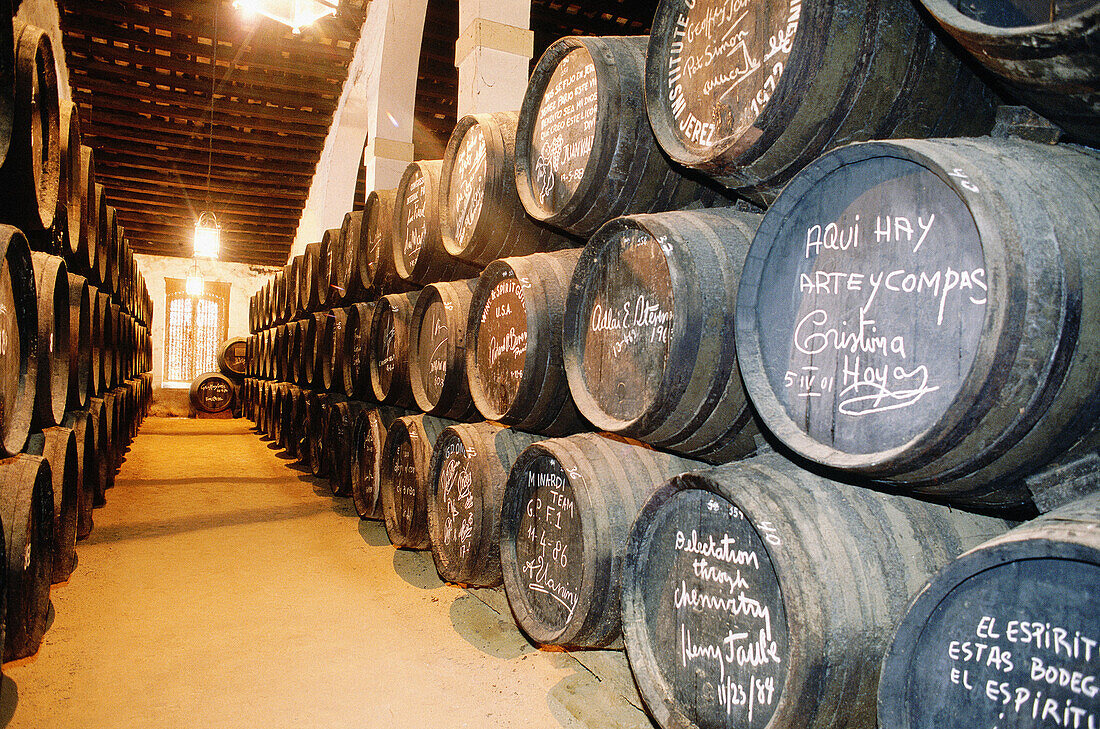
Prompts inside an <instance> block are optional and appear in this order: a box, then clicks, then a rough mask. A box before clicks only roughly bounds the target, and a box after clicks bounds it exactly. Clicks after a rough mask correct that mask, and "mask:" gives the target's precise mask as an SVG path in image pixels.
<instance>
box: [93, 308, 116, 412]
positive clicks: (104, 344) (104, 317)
mask: <svg viewBox="0 0 1100 729" xmlns="http://www.w3.org/2000/svg"><path fill="white" fill-rule="evenodd" d="M96 298H97V299H98V304H99V331H100V334H101V339H100V342H101V346H100V350H99V352H100V358H99V362H100V369H99V392H100V393H101V394H102V393H104V392H106V391H107V390H110V389H111V388H112V387H114V373H115V352H116V342H115V320H114V318H113V317H112V316H111V296H110V295H109V294H107V293H106V292H104V291H102V290H100V291H99V293H98V294H96Z"/></svg>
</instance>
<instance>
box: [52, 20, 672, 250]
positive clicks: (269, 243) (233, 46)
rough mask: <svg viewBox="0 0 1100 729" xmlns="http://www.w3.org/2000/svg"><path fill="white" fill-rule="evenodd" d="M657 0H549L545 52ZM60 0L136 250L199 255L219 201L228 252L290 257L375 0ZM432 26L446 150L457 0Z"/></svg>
mask: <svg viewBox="0 0 1100 729" xmlns="http://www.w3.org/2000/svg"><path fill="white" fill-rule="evenodd" d="M656 4H657V3H656V0H602V1H599V2H597V1H595V0H585V1H584V2H579V3H569V2H554V1H553V0H534V2H533V3H532V9H531V22H532V28H533V30H534V34H535V59H534V60H537V59H538V57H539V55H540V54H541V53H542V51H543V50H545V48H546V47H547V46H548V45H549V44H550V43H552V42H553V41H554V40H555V39H557V38H559V37H561V36H563V35H633V34H639V33H645V32H648V28H649V23H650V21H651V19H652V17H653V13H654V11H655V9H656ZM59 5H61V6H62V7H61V28H62V32H63V35H64V45H65V55H66V62H67V64H68V67H69V84H70V86H71V87H72V91H73V99H74V101H75V102H76V103H78V104H79V105H80V113H81V123H82V127H83V133H84V140H85V144H88V145H89V146H91V147H93V148H94V149H95V150H96V164H97V173H98V179H99V181H100V182H101V183H103V185H104V186H105V188H106V190H107V197H108V201H109V203H110V204H111V205H113V206H114V207H115V208H117V209H118V215H119V221H120V222H121V223H122V225H123V226H124V227H125V229H126V232H127V237H128V239H129V241H130V244H131V245H132V246H133V248H134V250H135V251H136V252H139V253H154V254H159V255H168V256H184V257H186V256H190V254H191V235H192V229H193V227H192V226H193V224H194V222H193V221H194V220H195V218H196V217H197V216H198V213H199V212H201V211H202V210H205V209H210V210H213V211H215V212H216V213H217V215H218V220H219V222H220V223H221V225H222V255H221V258H222V260H226V261H237V262H241V263H251V264H266V265H281V264H282V263H284V262H285V261H286V259H287V255H288V253H289V250H290V246H291V243H292V241H293V238H294V232H295V229H296V227H297V223H298V219H299V217H300V215H301V212H302V208H303V206H304V204H305V198H306V195H307V193H308V191H309V185H310V180H311V179H312V176H313V172H314V169H315V167H316V164H317V160H318V158H319V157H320V153H321V149H322V148H323V146H324V141H325V135H326V134H327V131H328V127H329V125H330V123H331V120H332V114H333V111H334V110H335V108H336V104H337V102H338V100H339V98H340V91H341V88H342V86H343V83H344V80H345V78H346V76H347V69H348V64H349V63H350V61H351V58H352V54H353V51H354V48H355V43H356V42H357V40H358V33H359V28H360V27H361V25H362V22H363V17H364V13H365V10H364V8H363V0H351V1H350V2H349V0H344V1H343V2H341V3H340V5H341V8H340V11H339V12H338V13H337V15H336V16H335V17H331V18H325V19H322V20H321V21H319V22H317V23H316V24H314V25H313V26H311V27H309V28H305V29H303V30H302V32H301V34H300V35H295V34H293V33H292V32H291V31H290V29H289V28H287V27H285V26H283V25H280V24H278V23H276V22H275V21H271V20H268V19H266V18H261V19H257V20H253V21H251V22H248V21H246V20H245V19H244V18H242V16H241V14H240V13H239V11H237V10H235V9H234V8H233V7H232V5H231V2H230V0H151V1H147V2H133V1H131V0H79V1H76V2H64V3H59ZM215 14H216V16H217V29H216V35H217V53H216V58H217V63H216V70H214V66H213V60H214V55H215V54H214V53H212V50H211V49H212V47H213V43H214V35H215ZM425 28H426V30H425V34H424V42H423V45H422V47H421V54H420V69H419V77H418V80H417V97H416V117H415V119H416V123H415V128H414V137H413V142H414V146H415V149H416V152H415V156H416V157H417V158H421V159H423V158H439V157H441V156H442V153H443V149H444V147H445V146H446V142H447V138H448V136H449V135H450V132H451V129H453V127H454V124H455V121H456V119H455V113H456V99H457V93H458V71H457V69H456V68H455V67H454V44H455V40H456V39H457V37H458V3H457V1H456V0H428V17H427V22H426V24H425ZM532 63H534V61H532ZM212 82H213V83H212ZM212 86H213V98H214V105H213V124H211V103H210V99H211V87H212ZM208 161H209V164H208ZM357 187H358V188H361V187H362V175H360V180H359V183H358V185H357ZM356 200H357V204H359V203H361V201H362V191H361V190H359V191H358V193H357V195H356Z"/></svg>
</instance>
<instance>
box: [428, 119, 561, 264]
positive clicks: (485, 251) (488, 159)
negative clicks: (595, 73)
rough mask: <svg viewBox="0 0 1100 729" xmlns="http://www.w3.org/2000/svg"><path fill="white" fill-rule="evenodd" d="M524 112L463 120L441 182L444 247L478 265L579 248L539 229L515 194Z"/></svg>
mask: <svg viewBox="0 0 1100 729" xmlns="http://www.w3.org/2000/svg"><path fill="white" fill-rule="evenodd" d="M518 120H519V112H517V111H507V112H497V113H493V114H470V115H467V116H464V117H462V118H461V119H459V121H458V124H457V125H456V126H455V129H454V131H453V132H452V133H451V137H450V139H449V140H448V142H447V149H446V151H445V152H444V153H443V168H442V170H441V171H440V178H439V228H440V233H441V235H442V236H443V247H444V248H445V249H446V250H447V252H448V253H450V254H451V255H452V256H455V257H456V258H459V259H461V260H463V261H465V262H467V263H471V264H473V265H476V266H486V265H488V264H489V262H490V261H493V260H496V259H497V258H504V257H506V256H526V255H528V254H531V253H535V252H537V251H549V250H555V249H557V248H563V247H568V246H573V245H576V244H575V243H574V242H573V241H572V240H571V239H569V238H568V237H566V236H563V235H561V234H559V233H556V232H554V231H553V230H552V229H550V228H548V227H545V226H541V225H538V224H536V223H535V222H534V220H532V219H531V218H530V217H529V216H528V215H527V213H526V211H525V210H524V209H523V204H522V203H521V202H520V199H519V193H518V192H517V191H516V174H515V155H516V122H517V121H518Z"/></svg>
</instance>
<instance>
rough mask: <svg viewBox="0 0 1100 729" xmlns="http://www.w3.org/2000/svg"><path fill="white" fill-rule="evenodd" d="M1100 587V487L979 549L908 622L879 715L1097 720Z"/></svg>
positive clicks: (897, 719)
mask: <svg viewBox="0 0 1100 729" xmlns="http://www.w3.org/2000/svg"><path fill="white" fill-rule="evenodd" d="M1098 598H1100V494H1093V495H1091V496H1088V497H1084V498H1083V499H1081V500H1080V501H1078V502H1076V503H1073V504H1069V505H1067V506H1063V507H1061V508H1059V509H1056V510H1054V511H1051V512H1049V513H1047V514H1044V515H1043V516H1041V517H1039V518H1038V519H1036V520H1034V521H1031V522H1028V523H1026V524H1024V525H1022V526H1019V527H1017V528H1016V529H1013V530H1012V531H1010V532H1008V533H1007V534H1004V535H1002V536H999V537H996V538H994V539H992V540H990V541H988V542H986V543H985V544H982V545H981V546H979V547H977V548H975V549H972V550H970V551H969V552H967V553H966V554H964V555H962V556H961V557H959V558H958V559H957V560H955V561H954V562H952V563H951V564H949V565H947V566H946V567H944V568H943V569H942V570H940V571H939V572H938V573H937V574H936V576H935V577H933V578H932V580H931V581H930V582H929V583H928V584H927V585H926V586H925V587H924V589H923V590H922V591H921V592H920V594H918V595H917V597H916V599H915V600H913V602H912V604H911V605H910V606H909V611H908V612H907V613H906V615H905V619H904V620H902V621H901V624H900V625H899V626H898V629H897V633H896V634H895V636H894V641H893V644H892V645H891V646H890V650H889V652H888V653H887V654H886V658H885V660H884V661H883V664H882V677H881V680H880V681H879V688H878V698H879V703H878V715H879V726H892V727H897V728H898V729H918V728H919V727H941V726H949V725H950V726H994V725H996V724H998V723H1002V722H1003V724H1004V725H1007V726H1013V727H1025V728H1026V729H1040V728H1048V727H1074V726H1077V727H1087V726H1089V725H1090V724H1091V725H1094V726H1095V725H1097V724H1098V722H1100V703H1098V701H1097V695H1098V694H1100V684H1098V683H1097V674H1096V665H1097V663H1100V650H1098V649H1100V642H1098V641H1100V620H1098V618H1097V614H1096V610H1095V609H1094V606H1095V605H1096V604H1097V599H1098Z"/></svg>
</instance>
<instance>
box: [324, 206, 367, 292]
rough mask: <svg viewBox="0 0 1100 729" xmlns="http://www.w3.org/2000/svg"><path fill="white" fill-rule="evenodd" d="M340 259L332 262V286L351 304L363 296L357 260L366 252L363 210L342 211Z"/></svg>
mask: <svg viewBox="0 0 1100 729" xmlns="http://www.w3.org/2000/svg"><path fill="white" fill-rule="evenodd" d="M340 240H341V241H342V242H343V245H342V246H341V247H340V260H339V261H334V263H333V266H334V268H333V274H332V277H333V282H332V283H333V286H335V287H336V288H337V289H338V290H339V291H341V292H343V298H342V301H343V302H344V303H345V304H352V303H354V302H356V301H361V300H362V299H363V297H364V296H365V293H366V292H365V290H364V288H363V281H362V279H361V278H360V277H359V260H360V257H361V256H363V255H364V254H365V253H366V236H365V235H364V230H363V211H362V210H354V211H352V212H350V213H344V220H343V222H341V223H340Z"/></svg>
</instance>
